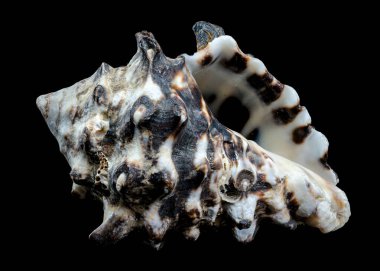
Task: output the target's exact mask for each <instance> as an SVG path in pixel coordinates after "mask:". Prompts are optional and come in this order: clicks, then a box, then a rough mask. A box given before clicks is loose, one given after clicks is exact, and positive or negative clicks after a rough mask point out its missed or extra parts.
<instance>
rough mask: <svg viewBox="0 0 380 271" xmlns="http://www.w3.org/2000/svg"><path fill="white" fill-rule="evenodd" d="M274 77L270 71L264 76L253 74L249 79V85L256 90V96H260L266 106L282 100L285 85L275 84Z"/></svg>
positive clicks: (277, 82)
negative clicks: (279, 99)
mask: <svg viewBox="0 0 380 271" xmlns="http://www.w3.org/2000/svg"><path fill="white" fill-rule="evenodd" d="M273 79H274V77H273V75H271V74H270V73H269V72H268V71H267V72H265V73H264V74H263V75H258V74H252V75H251V76H249V77H248V78H247V82H248V84H249V85H250V86H251V87H252V88H254V89H255V91H256V94H257V95H258V96H259V98H260V99H261V101H262V102H264V103H265V104H271V103H272V102H274V101H276V100H277V99H278V98H280V96H281V93H282V91H283V90H284V85H283V84H282V83H281V82H279V81H276V83H274V84H272V83H273Z"/></svg>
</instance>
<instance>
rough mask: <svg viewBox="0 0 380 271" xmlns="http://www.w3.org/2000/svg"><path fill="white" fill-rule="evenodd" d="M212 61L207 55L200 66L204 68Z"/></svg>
mask: <svg viewBox="0 0 380 271" xmlns="http://www.w3.org/2000/svg"><path fill="white" fill-rule="evenodd" d="M211 61H212V56H211V55H209V54H207V55H205V56H204V57H203V58H202V59H201V65H202V66H206V65H208V64H210V63H211Z"/></svg>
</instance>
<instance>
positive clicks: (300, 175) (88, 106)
mask: <svg viewBox="0 0 380 271" xmlns="http://www.w3.org/2000/svg"><path fill="white" fill-rule="evenodd" d="M193 29H194V32H195V34H196V38H197V49H198V51H197V52H196V53H195V54H194V55H192V56H190V55H186V54H184V55H182V56H179V57H177V58H176V59H171V58H168V57H166V56H165V55H164V53H163V52H162V50H161V48H160V46H159V44H158V43H157V41H156V40H155V38H154V36H153V35H152V34H151V33H149V32H145V31H143V32H140V33H137V34H136V39H137V46H138V50H137V53H136V55H135V56H134V57H133V58H132V59H131V61H130V62H129V64H128V65H127V66H125V67H119V68H112V67H111V66H109V65H107V64H105V63H103V64H102V65H101V67H100V68H99V69H98V70H97V71H96V72H95V74H93V75H92V76H91V77H89V78H87V79H84V80H82V81H80V82H78V83H76V84H74V85H73V86H71V87H68V88H64V89H62V90H59V91H56V92H53V93H49V94H46V95H42V96H40V97H38V99H37V105H38V108H39V109H40V111H41V113H42V115H43V117H44V118H45V120H46V122H47V124H48V126H49V129H50V131H51V132H52V133H53V135H54V136H55V137H56V139H57V141H58V144H59V147H60V151H61V152H62V154H63V155H64V156H65V157H66V159H67V161H68V163H69V165H70V167H71V172H70V176H71V179H72V180H73V188H72V193H73V194H75V195H77V196H79V197H81V198H84V197H86V196H92V197H95V198H97V199H99V200H100V201H102V202H103V205H104V218H103V223H102V224H101V225H100V226H99V227H98V228H97V229H95V230H94V231H93V232H92V233H91V234H90V238H91V239H94V240H96V241H99V242H102V243H114V242H117V241H119V240H121V239H122V238H124V237H125V236H127V235H128V233H130V232H131V231H133V230H134V229H137V228H140V229H141V228H142V229H144V230H146V232H147V233H148V235H149V239H150V241H151V243H152V245H153V246H155V247H157V248H159V247H160V245H161V243H162V241H163V239H164V236H165V234H166V232H167V231H169V230H176V231H180V232H183V234H184V236H185V237H186V238H188V239H193V240H195V239H197V238H198V236H199V234H200V230H201V229H202V227H204V226H207V225H208V226H227V227H231V228H232V230H233V234H234V236H235V237H236V239H237V240H239V241H241V242H249V241H251V240H252V239H253V237H254V235H255V233H256V229H257V228H258V223H259V222H260V220H261V219H263V218H268V219H271V220H272V221H274V222H275V223H278V224H281V225H284V226H287V227H289V228H291V229H294V228H296V226H297V224H307V225H310V226H313V227H317V228H318V229H320V230H321V231H322V232H330V231H333V230H336V229H338V228H340V227H342V226H343V225H344V224H345V223H346V222H347V220H348V218H349V216H350V207H349V203H348V200H347V197H346V195H345V193H344V192H343V191H341V190H340V189H339V188H337V187H336V184H337V182H338V179H337V176H336V174H335V173H334V172H333V170H332V169H331V168H330V167H329V166H328V165H327V162H326V160H327V148H328V141H327V139H326V138H325V137H324V135H323V134H321V133H320V132H318V131H316V130H315V129H314V128H313V127H312V126H311V125H310V122H311V119H310V115H309V114H308V112H307V110H306V108H305V107H302V106H300V104H299V97H298V95H297V93H296V91H295V90H294V89H293V88H292V87H290V86H287V85H284V84H282V83H280V82H279V81H278V80H277V79H276V78H274V77H273V76H272V75H271V74H270V73H269V72H268V71H267V69H266V67H265V66H264V64H263V63H262V62H261V61H260V60H258V59H257V58H254V57H253V56H251V55H246V54H244V53H243V52H241V50H240V49H239V47H238V45H237V43H236V41H235V40H234V39H233V38H232V37H230V36H227V35H225V34H224V31H223V29H222V28H220V27H219V26H216V25H213V24H210V23H206V22H198V23H196V24H195V25H194V27H193ZM202 95H203V96H205V97H206V98H209V97H210V96H213V97H214V99H213V101H212V102H211V103H209V104H206V102H205V100H204V98H203V96H202ZM229 96H234V97H237V98H239V99H240V100H241V101H242V103H243V104H244V106H246V107H247V108H249V111H250V117H249V119H248V121H247V123H246V124H245V126H244V128H243V129H242V131H241V133H242V134H240V133H238V132H235V131H232V130H230V129H228V128H227V127H225V126H223V125H222V124H221V123H220V122H219V121H218V120H217V119H216V118H215V117H214V115H213V113H212V112H214V113H217V112H218V110H219V108H220V106H221V104H222V103H223V101H224V100H225V99H226V98H227V97H229ZM236 117H237V118H238V117H239V116H236ZM243 135H244V136H246V137H248V138H250V137H252V136H254V139H255V141H253V140H248V139H247V138H246V137H244V136H243Z"/></svg>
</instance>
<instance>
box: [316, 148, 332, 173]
mask: <svg viewBox="0 0 380 271" xmlns="http://www.w3.org/2000/svg"><path fill="white" fill-rule="evenodd" d="M328 157H329V154H328V152H327V151H326V152H325V154H324V155H323V156H322V157H321V158H320V159H319V161H320V162H321V164H322V165H323V166H324V167H325V168H326V169H331V167H330V166H329V164H328V163H327V159H328Z"/></svg>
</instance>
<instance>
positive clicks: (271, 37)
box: [5, 3, 377, 270]
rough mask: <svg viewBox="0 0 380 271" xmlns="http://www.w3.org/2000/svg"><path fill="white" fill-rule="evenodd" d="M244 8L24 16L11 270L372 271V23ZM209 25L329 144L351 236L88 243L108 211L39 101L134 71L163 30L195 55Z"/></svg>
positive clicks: (171, 49) (51, 11)
mask: <svg viewBox="0 0 380 271" xmlns="http://www.w3.org/2000/svg"><path fill="white" fill-rule="evenodd" d="M234 6H235V8H229V7H219V8H220V10H221V11H218V10H217V9H210V10H205V7H204V6H203V4H199V3H198V4H191V3H177V4H173V5H172V6H171V8H172V11H170V12H169V11H168V10H167V11H168V12H164V10H166V7H163V6H162V5H161V4H160V3H157V4H156V5H150V4H148V3H146V4H143V5H142V7H140V8H132V7H124V6H121V5H120V6H118V5H115V6H112V7H110V6H108V7H107V8H106V7H104V6H97V7H95V8H94V7H92V6H89V7H86V9H79V8H78V7H71V8H69V9H65V8H66V7H65V6H59V5H58V4H57V5H55V6H41V7H39V6H35V5H33V6H24V7H23V10H24V13H22V14H18V17H17V19H14V20H15V21H17V20H20V21H19V23H20V22H21V23H20V24H15V25H14V29H13V28H12V29H11V28H8V29H7V31H8V32H9V34H10V36H9V39H10V40H12V41H17V42H15V43H14V45H11V46H10V47H13V48H11V49H12V51H13V52H15V53H10V52H12V51H6V52H5V54H13V57H14V59H15V60H14V61H12V64H16V65H15V66H14V67H12V71H14V72H13V74H14V73H15V72H16V78H14V79H12V84H13V86H17V89H20V90H21V94H20V92H17V95H20V96H19V97H17V99H18V101H19V102H21V103H22V104H21V106H20V107H21V108H22V110H21V112H24V113H23V115H22V116H21V117H17V116H15V115H12V120H13V123H17V126H19V127H18V128H21V129H20V130H21V132H17V133H11V136H13V137H16V136H20V138H22V139H20V140H25V138H27V142H31V144H26V143H25V141H19V142H23V143H20V144H17V147H16V148H17V152H19V153H21V154H22V155H21V161H18V162H17V163H15V164H16V168H15V169H14V170H13V171H12V172H13V176H12V181H14V182H15V184H16V185H11V188H10V190H8V191H11V192H10V193H9V194H11V195H12V200H11V201H9V202H8V203H7V204H8V206H9V205H10V207H9V208H7V209H9V210H10V211H11V215H12V216H15V217H16V218H15V219H14V220H13V219H11V221H16V222H10V225H8V226H10V228H11V230H13V231H14V232H15V234H11V233H10V234H9V235H10V237H11V239H12V246H13V248H14V250H12V252H13V255H14V256H15V255H18V257H19V260H17V261H13V263H14V264H15V265H16V264H19V263H27V264H30V266H39V267H42V266H52V267H53V266H57V265H58V266H63V265H65V266H66V265H67V266H71V267H73V268H74V267H79V266H84V267H90V266H91V267H99V266H103V265H104V266H107V267H108V268H123V269H128V268H132V266H135V265H136V264H137V265H139V266H140V267H139V268H145V267H153V268H162V267H165V268H168V269H179V268H184V267H191V268H207V267H208V268H210V267H212V268H222V267H227V266H231V267H233V268H234V269H236V270H238V269H243V268H244V269H247V268H250V269H254V268H258V267H260V268H269V269H271V268H272V267H284V268H295V269H306V268H309V267H318V268H329V267H332V266H346V265H347V266H349V265H351V264H353V263H359V264H360V265H361V266H364V265H367V264H368V263H369V262H368V260H367V256H368V255H366V246H367V245H366V244H368V243H369V244H370V243H371V242H374V238H375V237H377V235H376V234H373V235H372V234H370V235H368V233H370V229H371V227H372V226H371V224H372V222H371V219H370V213H371V211H370V210H369V208H370V207H368V206H371V203H370V201H371V198H370V197H369V196H368V190H371V188H369V187H368V181H369V180H367V177H366V176H365V174H366V173H365V171H366V170H365V168H366V164H365V163H366V161H367V160H370V158H368V157H366V156H365V154H364V149H366V148H365V144H366V141H369V140H370V139H367V140H364V141H363V140H362V139H360V140H359V139H358V136H360V134H361V133H363V132H367V131H368V128H366V125H363V126H364V127H362V125H361V124H360V121H361V119H362V117H361V114H363V115H364V114H366V113H364V110H365V108H366V107H367V106H366V101H362V100H361V98H363V97H365V98H366V99H368V95H367V93H366V91H368V90H366V89H363V88H362V87H361V83H362V82H363V80H364V81H365V77H363V76H362V74H361V73H360V72H361V70H363V69H364V68H363V67H364V65H363V64H362V63H361V62H362V60H363V57H361V54H363V53H364V52H363V50H362V49H359V47H358V46H357V45H358V44H361V43H364V42H365V41H364V36H365V33H364V30H365V29H366V27H367V26H366V25H359V24H358V21H359V20H360V19H358V18H359V17H360V16H365V14H362V12H361V11H360V10H359V9H356V7H346V6H340V7H337V8H334V7H331V6H328V7H319V6H313V5H310V6H308V7H307V6H295V7H290V8H289V7H288V10H285V9H283V8H282V7H279V8H278V9H275V8H274V6H270V5H268V6H266V7H262V6H259V5H256V4H253V5H252V6H247V5H237V4H236V5H234ZM29 9H30V10H29ZM173 9H174V10H173ZM45 10H48V11H45ZM146 10H149V13H153V15H150V14H149V13H148V12H147V11H146ZM199 20H205V21H209V22H212V23H215V24H218V25H221V26H222V27H223V28H224V30H225V32H226V34H229V35H231V36H233V37H234V38H235V39H236V41H237V42H238V44H239V46H240V47H241V49H242V50H243V51H244V52H246V53H251V54H253V55H254V56H255V57H258V58H259V59H261V60H262V61H263V62H264V63H265V64H266V66H267V68H268V69H269V71H270V72H271V73H272V74H274V75H275V76H276V77H277V78H278V79H279V80H280V81H282V82H283V83H285V84H288V85H291V86H293V87H294V88H295V89H296V90H297V91H298V94H299V95H300V97H301V103H302V104H303V105H305V106H306V107H307V109H308V111H309V113H310V115H311V116H312V118H313V125H314V126H315V127H316V128H317V129H318V130H320V131H322V132H323V133H324V134H325V135H326V136H327V138H328V139H329V141H330V152H329V154H330V158H329V163H330V165H331V166H332V167H333V168H334V170H335V171H336V172H337V173H338V174H339V177H340V183H339V187H340V188H341V189H343V190H344V191H345V192H346V193H347V195H348V198H349V200H350V203H351V208H352V217H351V219H350V220H349V222H348V223H347V225H345V226H344V227H343V228H342V229H340V230H338V231H336V232H333V233H329V234H321V233H320V232H319V231H318V230H316V229H313V228H309V227H299V228H298V229H297V230H296V231H290V230H288V229H284V228H282V227H280V226H276V225H272V224H270V223H264V224H262V225H261V227H260V229H259V231H258V234H257V235H256V237H255V239H254V241H253V242H251V243H250V244H246V245H244V244H240V243H238V242H236V241H234V240H233V237H232V235H231V233H230V232H228V231H219V232H207V233H202V234H201V236H200V238H199V239H198V241H196V242H190V241H185V240H184V238H183V237H182V236H179V235H176V234H172V235H170V236H168V240H167V242H166V245H165V246H164V248H163V249H162V250H161V251H158V252H157V251H155V250H153V249H151V248H150V247H148V246H147V245H145V244H143V242H142V241H141V239H140V238H139V236H138V235H137V234H132V235H131V236H130V237H129V238H127V239H126V240H123V241H122V242H120V243H119V244H117V245H116V246H113V247H106V248H102V247H98V246H96V245H95V244H93V243H91V242H90V241H89V240H88V235H89V233H91V231H92V230H93V229H95V228H96V227H97V226H98V225H99V224H100V223H101V220H102V206H101V204H99V203H97V202H93V201H89V200H84V201H80V200H77V199H74V198H72V197H71V195H70V190H71V180H70V177H69V174H68V173H69V172H70V168H69V166H68V165H67V163H66V161H65V159H64V157H63V156H62V155H61V154H60V153H59V149H58V145H57V143H56V141H55V139H54V137H53V136H52V135H51V134H50V132H49V130H48V127H47V126H46V124H45V122H44V120H43V118H42V116H41V115H40V112H39V111H38V109H37V107H36V106H35V99H36V98H37V97H38V96H39V95H41V94H46V93H48V92H52V91H56V90H59V89H61V88H63V87H67V86H70V85H72V84H74V83H76V82H77V81H79V80H81V79H84V78H87V77H89V76H90V75H91V74H92V73H93V72H95V70H96V69H97V68H98V67H99V66H100V64H101V63H102V62H106V63H108V64H110V65H111V66H113V67H118V66H121V65H126V64H127V63H128V61H129V60H130V59H131V57H132V56H133V55H134V53H135V51H136V45H135V44H136V43H135V38H134V34H135V33H136V32H138V31H141V30H149V31H151V32H153V33H154V35H155V37H156V39H157V40H158V42H159V43H160V45H161V47H162V48H163V50H164V52H165V54H166V55H167V56H170V57H175V56H177V55H179V54H181V53H184V52H186V53H189V54H190V53H193V52H194V51H195V37H194V35H193V33H192V30H191V27H192V25H193V24H194V23H195V22H196V21H199ZM19 25H21V26H19ZM14 92H15V91H14ZM227 117H228V116H227ZM229 117H230V118H231V119H234V118H238V116H236V115H233V114H230V116H229ZM227 121H228V120H227ZM20 123H21V124H20ZM8 133H10V132H8ZM8 136H9V134H8ZM358 141H360V142H361V145H359V146H358V144H356V142H358ZM5 142H6V143H5V145H7V144H8V143H7V141H5ZM9 144H10V143H9ZM17 159H20V158H19V157H18V158H17ZM15 160H16V158H15ZM51 261H52V263H51ZM117 266H118V267H117Z"/></svg>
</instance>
